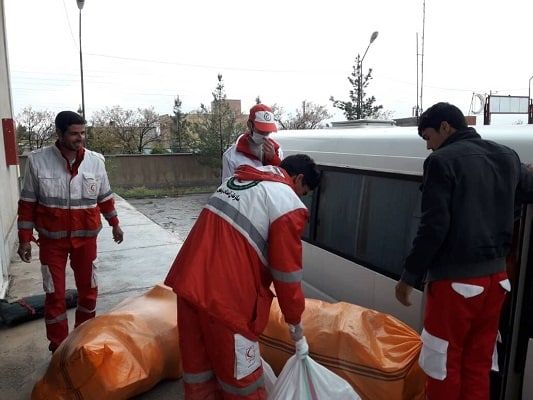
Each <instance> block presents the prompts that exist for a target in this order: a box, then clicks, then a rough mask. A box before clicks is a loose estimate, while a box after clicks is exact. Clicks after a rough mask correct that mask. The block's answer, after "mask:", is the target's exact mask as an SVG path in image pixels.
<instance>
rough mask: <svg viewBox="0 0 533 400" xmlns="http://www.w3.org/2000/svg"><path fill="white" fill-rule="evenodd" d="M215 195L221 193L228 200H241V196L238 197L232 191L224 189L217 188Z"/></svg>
mask: <svg viewBox="0 0 533 400" xmlns="http://www.w3.org/2000/svg"><path fill="white" fill-rule="evenodd" d="M217 193H222V194H225V195H226V196H228V198H229V199H230V200H237V201H239V200H240V199H241V196H239V195H238V194H237V193H235V192H234V191H233V190H229V189H225V188H218V189H217Z"/></svg>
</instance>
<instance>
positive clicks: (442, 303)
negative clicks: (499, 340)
mask: <svg viewBox="0 0 533 400" xmlns="http://www.w3.org/2000/svg"><path fill="white" fill-rule="evenodd" d="M508 285H509V281H508V280H507V274H506V273H505V272H499V273H496V274H492V275H489V276H486V277H480V278H467V279H458V280H439V281H434V282H430V283H429V285H428V288H427V303H426V309H425V317H424V330H425V332H423V333H422V340H423V342H424V346H423V349H422V352H421V354H420V364H421V366H422V367H423V368H424V370H425V371H426V373H428V370H427V368H428V367H429V369H430V370H432V371H433V373H431V372H430V373H429V376H428V380H427V386H426V389H427V391H426V396H427V397H426V398H427V399H428V400H488V399H489V397H490V393H489V391H490V370H491V366H492V355H493V352H494V347H495V344H496V336H497V334H498V325H499V320H500V311H501V308H502V304H503V301H504V299H505V294H506V292H507V290H509V289H510V288H509V286H508ZM424 365H425V366H424ZM431 375H433V377H432V376H431ZM443 376H444V379H442V378H443ZM435 378H436V379H435Z"/></svg>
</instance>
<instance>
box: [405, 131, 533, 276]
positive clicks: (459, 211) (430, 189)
mask: <svg viewBox="0 0 533 400" xmlns="http://www.w3.org/2000/svg"><path fill="white" fill-rule="evenodd" d="M531 179H532V178H531V175H528V170H527V169H526V168H525V166H523V165H522V164H521V163H520V159H519V157H518V155H517V154H516V153H515V152H514V151H513V150H511V149H510V148H508V147H506V146H503V145H500V144H498V143H494V142H491V141H488V140H483V139H481V137H480V136H479V134H477V132H476V131H475V130H474V129H473V128H467V129H464V130H460V131H457V132H455V133H454V134H453V135H451V136H450V137H449V138H448V139H447V140H446V141H445V142H444V143H443V144H442V145H441V146H440V147H439V148H438V149H437V150H436V151H434V152H433V153H432V154H430V155H429V157H428V158H427V159H426V160H425V162H424V179H423V185H422V216H421V221H420V226H419V228H418V233H417V235H416V237H415V239H414V241H413V247H412V249H411V252H410V253H409V255H408V256H407V258H406V261H405V265H404V272H403V274H402V278H401V280H402V281H404V282H406V283H408V284H410V285H412V286H417V285H418V284H420V283H421V281H422V279H423V278H424V277H426V279H427V280H429V281H432V280H439V279H459V278H468V277H476V276H485V275H490V274H492V273H496V272H500V271H503V270H505V257H506V256H507V254H508V252H509V249H510V247H511V240H512V234H513V224H514V210H515V204H516V201H517V195H518V196H520V195H519V193H523V194H524V196H525V198H529V197H531V192H532V191H531V187H532V186H533V185H531ZM528 187H529V189H528Z"/></svg>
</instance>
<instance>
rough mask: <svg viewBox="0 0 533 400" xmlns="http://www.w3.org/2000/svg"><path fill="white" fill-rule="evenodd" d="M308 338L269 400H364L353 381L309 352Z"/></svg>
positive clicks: (300, 346) (301, 344)
mask: <svg viewBox="0 0 533 400" xmlns="http://www.w3.org/2000/svg"><path fill="white" fill-rule="evenodd" d="M308 353H309V346H308V345H307V341H306V340H305V337H303V338H302V339H301V340H299V341H297V342H296V354H295V355H293V356H292V357H291V358H289V359H288V360H287V363H286V364H285V366H284V367H283V370H282V371H281V374H280V375H279V377H278V378H277V380H276V384H275V385H274V389H273V390H272V391H271V392H270V393H269V394H268V400H330V399H335V400H361V398H360V397H359V396H358V395H357V393H355V391H354V390H353V389H352V387H351V386H350V384H349V383H348V382H346V381H345V380H344V379H342V378H341V377H340V376H337V375H336V374H334V373H333V372H331V371H330V370H329V369H327V368H325V367H323V366H322V365H320V364H318V363H317V362H316V361H314V360H313V359H311V357H309V355H308Z"/></svg>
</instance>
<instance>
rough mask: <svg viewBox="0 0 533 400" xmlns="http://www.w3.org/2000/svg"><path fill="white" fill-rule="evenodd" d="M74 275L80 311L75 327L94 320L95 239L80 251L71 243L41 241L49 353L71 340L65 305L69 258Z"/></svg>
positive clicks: (52, 240)
mask: <svg viewBox="0 0 533 400" xmlns="http://www.w3.org/2000/svg"><path fill="white" fill-rule="evenodd" d="M69 256H70V266H71V268H72V270H73V271H74V279H75V281H76V289H77V290H78V307H77V309H76V320H75V324H74V327H76V326H78V325H80V324H81V323H83V322H85V321H87V320H88V319H91V318H94V316H95V310H96V297H97V294H98V287H97V282H96V271H95V267H94V265H93V261H94V260H95V258H96V237H94V238H88V239H86V240H85V241H84V244H82V245H81V246H79V247H74V246H73V245H72V242H71V240H70V239H46V238H42V237H41V238H40V239H39V259H40V261H41V271H42V275H43V289H44V291H45V293H46V300H45V305H44V318H45V323H46V336H47V338H48V340H49V341H50V347H49V348H50V350H52V351H54V350H55V349H57V347H58V346H59V345H60V344H61V342H62V341H63V340H65V338H66V337H67V336H68V320H67V306H66V303H65V270H66V265H67V258H68V257H69Z"/></svg>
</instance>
